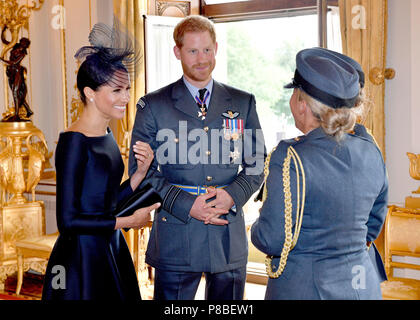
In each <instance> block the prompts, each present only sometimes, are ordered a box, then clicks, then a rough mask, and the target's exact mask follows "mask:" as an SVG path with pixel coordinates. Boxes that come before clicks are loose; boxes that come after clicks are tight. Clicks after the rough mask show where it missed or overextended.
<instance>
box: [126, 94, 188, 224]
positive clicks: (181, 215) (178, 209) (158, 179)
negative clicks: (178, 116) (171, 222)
mask: <svg viewBox="0 0 420 320" xmlns="http://www.w3.org/2000/svg"><path fill="white" fill-rule="evenodd" d="M141 103H142V104H144V105H143V106H140V105H139V104H137V113H136V119H135V122H134V126H133V132H132V136H131V148H130V155H129V175H130V176H131V175H132V174H133V173H134V172H135V171H136V170H137V162H136V159H135V157H134V153H133V148H132V146H133V145H134V144H135V143H136V141H143V142H146V143H148V144H149V145H150V147H151V148H152V150H153V152H154V153H155V155H156V150H157V148H158V143H157V141H156V135H157V126H156V122H155V118H154V115H153V113H152V108H151V106H149V105H148V102H147V100H146V98H142V102H141ZM146 183H150V184H151V185H152V187H153V188H155V190H156V191H157V192H158V193H159V195H160V197H161V198H162V199H163V201H162V208H163V209H164V210H165V211H167V212H169V213H170V214H172V215H173V216H175V217H176V218H178V219H179V220H181V221H183V222H185V223H187V222H188V220H189V212H190V210H191V207H192V205H193V203H194V201H195V199H196V196H193V195H191V194H189V193H188V192H186V191H184V190H181V189H179V188H177V187H174V186H173V185H172V184H170V183H169V182H168V181H167V180H166V178H165V177H164V176H163V175H162V174H161V173H160V171H159V170H158V162H157V159H156V157H155V158H154V160H153V162H152V164H151V165H150V167H149V170H148V172H147V174H146V177H145V178H144V179H143V181H142V183H141V184H140V186H142V185H144V184H146Z"/></svg>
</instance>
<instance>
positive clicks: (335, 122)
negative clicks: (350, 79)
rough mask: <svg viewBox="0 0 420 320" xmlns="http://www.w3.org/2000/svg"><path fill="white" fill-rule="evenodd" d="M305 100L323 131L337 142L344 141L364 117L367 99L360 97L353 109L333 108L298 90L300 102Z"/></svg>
mask: <svg viewBox="0 0 420 320" xmlns="http://www.w3.org/2000/svg"><path fill="white" fill-rule="evenodd" d="M302 100H304V101H305V102H306V103H307V105H308V106H309V108H310V109H311V111H312V114H313V115H314V116H315V118H317V119H318V121H319V123H320V125H321V127H322V129H323V130H324V131H325V133H326V134H327V135H329V136H332V137H333V138H334V139H335V140H336V141H337V142H339V141H341V140H343V138H344V136H345V134H346V133H348V132H350V131H352V130H353V128H354V125H355V124H356V120H357V119H358V118H359V117H362V114H363V111H364V105H365V98H364V97H363V96H362V95H359V97H358V99H357V101H356V103H355V106H354V107H353V108H347V107H342V108H331V107H329V106H327V105H325V104H323V103H322V102H319V101H318V100H316V99H314V98H312V97H311V96H310V95H308V94H307V93H306V92H304V91H303V90H301V89H298V101H302Z"/></svg>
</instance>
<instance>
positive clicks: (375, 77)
mask: <svg viewBox="0 0 420 320" xmlns="http://www.w3.org/2000/svg"><path fill="white" fill-rule="evenodd" d="M394 77H395V70H394V69H391V68H387V69H385V70H383V69H381V68H378V67H375V68H372V69H371V70H370V72H369V79H370V81H371V82H372V83H373V84H375V85H381V84H383V83H384V82H385V79H387V80H391V79H394Z"/></svg>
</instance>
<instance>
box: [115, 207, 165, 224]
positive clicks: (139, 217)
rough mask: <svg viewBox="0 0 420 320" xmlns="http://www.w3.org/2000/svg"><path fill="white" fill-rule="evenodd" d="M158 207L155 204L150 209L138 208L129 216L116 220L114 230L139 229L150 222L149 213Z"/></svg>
mask: <svg viewBox="0 0 420 320" xmlns="http://www.w3.org/2000/svg"><path fill="white" fill-rule="evenodd" d="M159 207H160V203H155V204H154V205H151V206H150V207H146V208H140V209H138V210H136V211H134V213H133V214H132V215H131V216H128V217H119V218H117V219H116V223H115V230H117V229H122V228H133V229H141V228H143V227H144V226H145V225H147V223H148V222H149V221H150V220H151V216H150V212H152V211H153V210H156V209H157V208H159Z"/></svg>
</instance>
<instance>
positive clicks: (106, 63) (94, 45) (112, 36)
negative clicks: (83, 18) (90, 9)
mask: <svg viewBox="0 0 420 320" xmlns="http://www.w3.org/2000/svg"><path fill="white" fill-rule="evenodd" d="M88 39H89V43H90V44H91V45H90V46H84V47H81V48H80V49H79V50H77V52H76V54H75V56H74V57H75V58H76V59H77V60H79V61H80V62H82V61H83V60H85V62H87V61H89V63H92V64H93V65H95V70H96V71H97V72H96V73H97V74H96V77H97V78H98V79H97V80H98V81H99V82H101V83H108V82H110V81H111V82H114V81H113V78H115V77H118V73H116V71H118V70H122V69H125V70H126V71H127V72H128V73H129V74H130V75H133V74H134V71H135V69H136V65H137V64H138V63H139V62H140V59H141V51H140V50H139V49H138V48H139V46H138V45H137V42H136V40H135V39H134V38H133V37H132V36H131V35H130V33H129V32H128V30H126V29H125V28H124V27H123V26H122V25H121V23H120V22H119V21H118V20H117V19H116V18H115V17H114V22H113V26H112V28H111V27H109V26H108V25H106V24H104V23H97V24H95V25H94V26H93V28H92V30H91V32H90V34H89V38H88ZM115 80H117V81H118V79H115Z"/></svg>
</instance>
